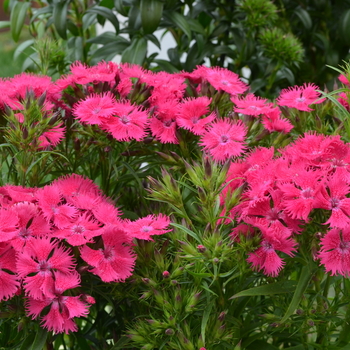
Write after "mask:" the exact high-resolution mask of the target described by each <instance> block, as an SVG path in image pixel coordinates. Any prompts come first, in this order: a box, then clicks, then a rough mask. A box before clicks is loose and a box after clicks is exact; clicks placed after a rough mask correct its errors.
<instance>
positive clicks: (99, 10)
mask: <svg viewBox="0 0 350 350" xmlns="http://www.w3.org/2000/svg"><path fill="white" fill-rule="evenodd" d="M86 13H96V14H97V15H100V16H102V17H103V18H105V19H108V20H109V21H110V22H111V23H112V24H113V26H114V28H115V32H116V34H118V33H119V21H118V19H117V17H116V16H115V14H114V13H113V11H112V10H111V9H109V8H107V7H102V6H95V7H92V8H89V9H88V10H87V11H86Z"/></svg>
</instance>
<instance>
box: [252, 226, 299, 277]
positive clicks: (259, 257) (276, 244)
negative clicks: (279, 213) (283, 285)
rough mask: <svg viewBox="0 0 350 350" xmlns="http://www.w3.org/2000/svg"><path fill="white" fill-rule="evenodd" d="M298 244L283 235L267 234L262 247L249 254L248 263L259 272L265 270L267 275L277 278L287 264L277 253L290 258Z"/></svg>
mask: <svg viewBox="0 0 350 350" xmlns="http://www.w3.org/2000/svg"><path fill="white" fill-rule="evenodd" d="M296 245H297V243H296V242H295V241H294V240H293V239H292V238H288V237H286V236H285V235H283V234H278V233H277V232H274V234H271V235H269V234H265V235H264V239H263V241H262V242H261V247H260V248H258V249H257V250H256V251H254V252H253V253H250V254H249V257H248V258H247V261H248V262H250V263H251V264H252V267H253V268H255V269H257V270H263V272H264V274H265V275H268V276H272V277H276V276H277V275H278V274H279V272H280V271H281V269H282V267H283V265H284V264H285V262H284V261H283V260H282V258H281V257H280V256H279V255H278V254H277V253H276V250H277V251H281V252H283V253H286V254H287V255H289V256H293V255H294V253H293V252H294V251H295V246H296Z"/></svg>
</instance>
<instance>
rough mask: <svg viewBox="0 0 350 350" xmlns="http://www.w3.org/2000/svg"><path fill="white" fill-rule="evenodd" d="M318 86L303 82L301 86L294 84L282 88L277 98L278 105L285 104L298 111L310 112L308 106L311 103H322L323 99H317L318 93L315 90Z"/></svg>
mask: <svg viewBox="0 0 350 350" xmlns="http://www.w3.org/2000/svg"><path fill="white" fill-rule="evenodd" d="M318 89H319V87H318V86H316V85H315V84H306V83H305V84H304V85H303V86H294V87H291V88H288V89H283V90H282V91H281V94H280V95H279V97H278V98H277V104H278V105H279V106H287V107H290V108H296V109H298V110H299V111H306V112H310V111H312V109H311V108H310V107H309V106H310V105H312V104H317V103H322V102H323V101H324V100H325V99H322V100H319V101H317V100H318V98H319V97H320V93H319V92H317V91H316V90H318Z"/></svg>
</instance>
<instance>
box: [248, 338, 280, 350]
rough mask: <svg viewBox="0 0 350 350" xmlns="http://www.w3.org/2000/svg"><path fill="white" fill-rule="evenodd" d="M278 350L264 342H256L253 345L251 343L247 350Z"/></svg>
mask: <svg viewBox="0 0 350 350" xmlns="http://www.w3.org/2000/svg"><path fill="white" fill-rule="evenodd" d="M256 349H259V350H278V348H276V347H275V346H273V345H271V344H269V343H267V342H266V341H264V340H260V339H258V340H255V341H254V342H253V343H251V344H250V345H249V346H248V347H247V350H256Z"/></svg>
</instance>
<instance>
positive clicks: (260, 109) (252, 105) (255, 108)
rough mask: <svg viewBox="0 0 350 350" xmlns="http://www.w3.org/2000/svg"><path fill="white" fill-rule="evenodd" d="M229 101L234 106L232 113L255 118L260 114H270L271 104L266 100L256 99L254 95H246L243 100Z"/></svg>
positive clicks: (234, 99)
mask: <svg viewBox="0 0 350 350" xmlns="http://www.w3.org/2000/svg"><path fill="white" fill-rule="evenodd" d="M231 101H232V102H233V103H234V104H235V105H236V106H235V108H234V111H235V112H236V113H242V114H246V115H252V116H254V117H257V116H259V115H261V114H265V113H268V112H270V110H271V109H272V108H273V104H272V103H270V102H268V100H267V99H265V98H261V97H257V96H255V95H254V94H248V95H247V96H245V97H244V98H237V97H232V98H231Z"/></svg>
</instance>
